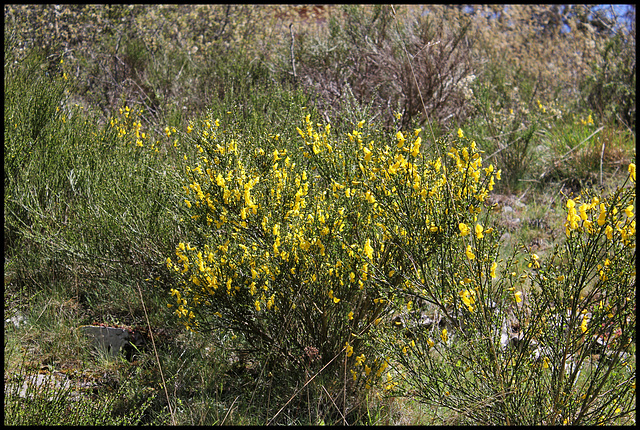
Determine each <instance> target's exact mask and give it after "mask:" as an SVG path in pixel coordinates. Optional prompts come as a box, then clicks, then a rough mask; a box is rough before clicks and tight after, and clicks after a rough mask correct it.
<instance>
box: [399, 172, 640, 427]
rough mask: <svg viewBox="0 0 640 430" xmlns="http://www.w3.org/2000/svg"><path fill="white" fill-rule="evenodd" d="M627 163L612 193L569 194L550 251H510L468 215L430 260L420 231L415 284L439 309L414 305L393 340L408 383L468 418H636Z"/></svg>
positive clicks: (527, 421) (409, 249) (526, 421)
mask: <svg viewBox="0 0 640 430" xmlns="http://www.w3.org/2000/svg"><path fill="white" fill-rule="evenodd" d="M629 172H630V175H629V177H628V179H627V182H625V184H623V185H622V186H621V187H619V188H618V189H617V191H615V192H614V193H613V194H612V195H610V196H609V197H606V198H603V197H601V196H598V195H597V194H595V193H590V192H587V191H585V192H584V193H583V194H582V195H581V196H579V197H575V198H572V199H568V200H567V204H566V207H567V220H566V223H565V226H566V240H565V241H564V243H561V244H558V245H556V246H555V248H554V249H553V251H552V252H551V253H550V255H548V256H547V258H544V259H543V258H540V257H539V256H538V255H536V254H534V253H533V252H531V251H529V250H527V249H523V250H522V251H518V252H515V253H514V254H512V255H510V256H509V257H507V258H506V259H504V258H500V256H499V255H498V254H497V252H496V250H497V248H498V239H497V238H498V237H499V236H498V235H496V234H495V233H492V234H488V232H487V231H486V230H478V229H474V228H469V227H467V226H466V225H465V226H463V225H460V232H459V234H458V235H457V238H452V239H451V244H450V245H449V246H443V247H441V248H438V249H437V250H436V252H435V255H434V256H433V257H432V258H431V259H421V257H422V256H423V255H424V251H423V250H422V249H421V248H420V247H419V246H415V245H414V243H419V242H418V241H415V242H412V243H410V244H408V245H406V246H404V248H403V250H404V252H405V253H406V254H407V255H408V256H409V258H410V259H411V260H412V261H415V262H416V265H415V267H414V268H413V270H411V271H408V272H406V273H407V275H406V277H407V281H408V282H407V285H408V286H409V287H411V289H412V290H413V294H414V296H415V297H416V298H419V299H421V300H423V301H424V302H427V303H430V304H431V306H433V307H435V308H437V310H438V311H439V315H441V318H434V320H435V321H433V320H432V321H429V324H426V323H425V315H424V314H422V313H420V312H417V313H413V314H407V313H406V311H405V313H404V318H405V320H406V321H407V323H406V336H395V337H394V336H392V337H390V339H389V341H388V342H387V345H388V346H389V351H390V352H389V354H390V356H392V357H393V360H392V362H394V363H396V362H397V363H400V365H399V366H398V367H397V368H395V369H394V370H395V372H397V374H398V381H399V387H402V386H403V384H404V388H405V390H400V391H399V392H400V393H405V392H406V390H410V392H411V393H412V394H413V395H415V396H416V398H417V399H420V401H421V402H424V403H427V404H430V405H437V406H442V407H445V408H448V409H450V410H451V411H453V412H454V413H455V414H457V415H458V419H459V420H460V421H461V422H464V423H473V424H478V423H482V424H494V425H495V424H497V423H502V424H506V425H510V424H511V425H514V424H516V425H518V424H519V425H536V424H538V425H541V424H542V425H554V424H574V425H580V424H587V425H589V424H614V423H617V424H620V423H624V422H626V421H628V420H629V419H630V416H631V414H632V412H633V411H634V409H635V406H634V405H635V329H636V318H635V294H636V291H635V269H634V267H635V266H634V265H635V187H634V186H627V185H628V184H629V180H631V181H632V182H633V183H635V164H632V165H631V166H630V167H629ZM485 216H486V215H485ZM411 219H412V217H410V216H409V217H406V218H405V219H402V220H399V221H400V222H401V224H400V226H401V227H402V228H409V227H410V226H411V224H410V223H411ZM465 247H466V250H465ZM523 264H524V265H526V266H524V265H523ZM414 303H415V302H414ZM409 305H410V303H409ZM631 419H632V418H631Z"/></svg>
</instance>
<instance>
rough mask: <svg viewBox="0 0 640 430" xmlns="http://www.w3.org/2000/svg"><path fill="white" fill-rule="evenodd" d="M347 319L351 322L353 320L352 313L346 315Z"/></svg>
mask: <svg viewBox="0 0 640 430" xmlns="http://www.w3.org/2000/svg"><path fill="white" fill-rule="evenodd" d="M347 317H348V318H349V319H350V320H352V319H353V311H351V312H349V315H347Z"/></svg>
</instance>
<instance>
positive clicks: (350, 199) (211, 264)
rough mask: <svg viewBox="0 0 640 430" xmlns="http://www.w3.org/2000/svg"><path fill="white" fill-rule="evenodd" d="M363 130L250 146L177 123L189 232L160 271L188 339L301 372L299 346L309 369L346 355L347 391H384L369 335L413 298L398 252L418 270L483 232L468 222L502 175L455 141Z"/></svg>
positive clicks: (207, 128)
mask: <svg viewBox="0 0 640 430" xmlns="http://www.w3.org/2000/svg"><path fill="white" fill-rule="evenodd" d="M364 124H365V123H364V121H362V122H360V123H358V124H356V125H355V127H354V130H352V131H351V132H349V133H346V136H343V137H336V136H335V133H333V132H332V130H331V126H330V125H328V124H316V123H313V122H312V121H311V117H310V115H307V117H306V118H305V119H304V123H303V124H302V126H301V127H297V133H298V134H297V139H293V141H286V140H283V139H282V137H280V136H279V135H275V136H274V135H271V134H268V135H266V136H263V137H260V138H257V139H256V141H255V142H249V141H246V139H236V138H234V137H233V136H234V133H233V130H231V129H230V128H229V129H227V128H225V125H224V124H221V123H220V121H219V120H217V119H215V118H208V117H207V118H204V119H202V120H201V121H192V122H191V123H190V124H189V126H188V128H187V130H186V132H185V133H183V134H182V135H181V136H182V137H181V138H182V139H183V142H187V143H188V145H186V147H188V148H192V149H193V154H191V153H189V154H191V157H187V158H188V161H187V163H186V165H185V167H184V168H185V170H184V186H183V192H184V204H185V211H186V212H185V219H184V220H183V222H184V223H185V225H187V226H189V230H188V236H187V237H185V239H184V241H183V242H180V243H178V244H177V246H176V250H175V254H174V255H172V256H169V257H168V258H167V262H166V264H167V268H168V269H169V270H170V271H171V272H173V273H174V274H175V276H176V277H177V279H178V285H177V286H176V287H175V288H174V289H173V290H172V292H171V293H172V296H173V297H174V300H175V303H173V304H171V306H172V307H173V308H174V311H175V314H176V315H177V316H178V317H179V318H181V319H182V321H183V322H184V324H185V325H186V326H187V328H189V329H191V330H196V331H198V330H207V329H210V328H212V327H220V328H224V329H228V330H231V331H233V332H235V333H238V334H242V335H243V336H244V338H245V339H246V340H247V341H248V342H250V343H251V344H252V345H253V346H259V347H260V348H262V350H263V351H269V354H270V357H271V359H272V360H279V361H278V364H279V365H280V366H281V367H282V368H286V369H297V370H299V371H300V374H302V369H303V368H304V366H306V365H307V364H308V361H305V360H306V359H305V355H304V351H305V348H308V347H313V348H317V349H318V350H319V355H318V357H319V359H318V362H317V363H314V365H317V366H319V367H322V365H325V364H329V363H331V362H332V360H334V358H336V357H337V356H339V355H340V354H345V355H346V360H347V362H348V367H349V368H350V370H351V373H352V375H353V380H354V382H353V384H354V387H355V386H359V387H367V386H372V385H373V384H375V383H379V382H380V383H384V384H385V386H387V387H392V386H393V382H392V378H391V377H390V376H386V373H385V369H387V366H388V361H387V359H386V358H385V357H384V356H382V355H380V353H378V352H376V349H377V345H376V343H375V342H374V341H373V339H372V338H371V333H373V328H378V327H382V326H383V325H384V324H380V323H381V322H382V321H383V320H384V316H385V315H386V313H385V312H386V311H387V310H389V309H391V307H392V306H394V305H395V304H397V303H404V301H405V296H404V294H405V293H406V292H407V291H413V287H412V286H411V285H410V284H409V283H408V282H407V281H406V279H404V278H403V276H404V274H403V272H404V271H405V270H406V269H407V268H409V267H410V266H411V264H412V263H411V260H410V259H408V258H407V256H406V255H405V253H404V251H403V249H404V248H405V247H408V246H410V245H413V244H416V243H419V244H420V246H421V249H422V250H423V251H424V255H423V257H421V258H428V255H429V253H432V252H433V251H434V250H435V249H436V248H438V247H441V246H442V245H443V244H445V243H448V241H449V240H450V239H451V238H452V239H453V240H454V242H456V243H458V241H460V240H461V239H460V238H459V237H458V236H459V234H458V231H459V225H460V223H463V222H465V223H468V224H469V225H471V226H473V228H472V230H473V231H474V232H475V236H478V237H482V234H485V235H486V234H490V233H491V231H489V230H484V231H483V227H482V226H481V225H480V224H479V222H478V221H477V213H478V212H479V207H480V206H481V205H482V204H483V202H484V201H485V199H486V197H487V195H488V193H489V192H490V191H491V189H492V187H493V184H494V183H495V180H497V179H499V175H500V171H499V170H494V168H493V166H489V167H483V166H482V158H481V154H480V151H479V150H478V148H477V147H476V145H475V143H474V142H471V141H468V140H467V139H466V138H464V137H460V138H458V139H457V140H452V141H451V142H450V143H447V142H445V141H438V142H435V143H430V144H426V143H425V142H424V141H423V137H422V135H421V134H422V130H421V129H417V130H412V131H410V132H400V133H398V134H397V136H395V139H393V138H392V139H393V140H392V141H391V142H389V143H383V142H380V141H376V139H377V138H375V137H372V136H371V135H370V134H369V133H368V132H367V130H366V128H365V125H364ZM188 152H189V151H186V152H185V156H187V153H188ZM475 236H474V237H475ZM474 240H475V239H474ZM478 240H480V239H478ZM472 245H473V242H469V246H472ZM473 246H474V248H473V249H476V248H475V245H473ZM487 273H488V272H487ZM468 288H469V287H467V289H468ZM461 289H462V288H461ZM274 362H275V361H274ZM334 363H335V364H334V366H333V367H330V368H329V369H330V370H331V369H334V368H335V369H338V368H339V366H341V365H342V360H336V361H335V362H334ZM326 372H329V370H327V371H326Z"/></svg>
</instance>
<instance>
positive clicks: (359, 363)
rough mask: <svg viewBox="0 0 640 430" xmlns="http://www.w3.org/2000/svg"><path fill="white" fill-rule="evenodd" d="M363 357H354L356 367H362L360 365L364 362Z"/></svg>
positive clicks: (362, 355)
mask: <svg viewBox="0 0 640 430" xmlns="http://www.w3.org/2000/svg"><path fill="white" fill-rule="evenodd" d="M364 359H365V356H364V354H361V355H359V356H357V357H356V366H360V365H362V363H363V362H364Z"/></svg>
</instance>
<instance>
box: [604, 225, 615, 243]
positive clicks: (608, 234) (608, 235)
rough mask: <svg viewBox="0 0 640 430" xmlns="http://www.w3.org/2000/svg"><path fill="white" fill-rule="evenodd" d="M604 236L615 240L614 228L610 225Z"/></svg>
mask: <svg viewBox="0 0 640 430" xmlns="http://www.w3.org/2000/svg"><path fill="white" fill-rule="evenodd" d="M604 234H606V235H607V239H609V240H612V239H613V228H612V227H611V226H610V225H608V226H607V227H606V228H605V229H604Z"/></svg>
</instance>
